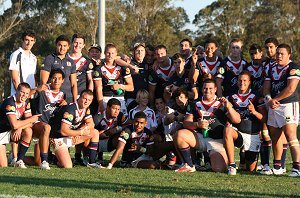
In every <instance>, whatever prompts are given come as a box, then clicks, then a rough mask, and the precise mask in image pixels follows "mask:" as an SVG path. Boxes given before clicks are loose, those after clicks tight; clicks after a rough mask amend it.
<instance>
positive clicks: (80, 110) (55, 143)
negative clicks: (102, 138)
mask: <svg viewBox="0 0 300 198" xmlns="http://www.w3.org/2000/svg"><path fill="white" fill-rule="evenodd" d="M92 100H93V92H92V91H90V90H84V91H82V92H81V94H80V97H79V99H78V100H77V101H76V102H74V103H71V104H69V105H67V106H64V107H63V108H61V110H60V111H58V112H57V113H56V115H55V116H54V117H53V119H50V122H49V123H50V126H51V132H50V143H51V146H52V148H53V151H54V153H55V156H56V157H57V160H58V165H59V166H60V167H62V168H72V160H71V157H70V154H69V151H68V148H69V147H72V146H74V145H77V144H80V143H82V142H84V146H85V147H88V148H89V163H88V164H87V166H89V167H97V168H98V167H100V165H99V164H97V163H96V155H97V147H98V142H99V132H98V131H97V130H95V129H94V122H93V118H92V115H91V114H90V109H89V106H90V104H91V102H92Z"/></svg>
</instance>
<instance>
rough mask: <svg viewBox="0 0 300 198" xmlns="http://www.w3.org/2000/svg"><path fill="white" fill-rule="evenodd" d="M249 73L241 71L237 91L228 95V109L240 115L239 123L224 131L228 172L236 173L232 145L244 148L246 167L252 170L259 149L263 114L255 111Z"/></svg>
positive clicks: (255, 102)
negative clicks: (230, 104) (230, 103)
mask: <svg viewBox="0 0 300 198" xmlns="http://www.w3.org/2000/svg"><path fill="white" fill-rule="evenodd" d="M250 79H251V75H250V73H249V72H248V71H243V72H241V74H240V75H239V78H238V88H239V90H238V93H237V94H234V95H232V96H231V97H229V101H230V102H232V104H233V106H231V107H229V109H228V111H229V112H230V111H233V109H234V110H235V111H237V112H238V113H239V114H240V116H241V122H240V123H233V125H232V126H228V127H226V128H225V131H224V142H225V143H224V146H225V149H226V152H227V157H228V165H229V166H228V174H229V175H236V164H235V161H234V147H238V148H243V149H244V150H245V159H246V169H247V170H249V171H254V170H255V168H256V163H257V155H258V152H259V150H260V138H259V133H260V129H261V123H260V121H261V120H262V118H263V115H262V114H261V113H259V112H257V111H256V109H255V106H257V104H258V98H257V97H256V95H255V94H254V93H253V92H252V91H251V89H250V85H251V81H250Z"/></svg>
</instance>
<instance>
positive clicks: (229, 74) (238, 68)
mask: <svg viewBox="0 0 300 198" xmlns="http://www.w3.org/2000/svg"><path fill="white" fill-rule="evenodd" d="M246 65H247V61H245V60H244V59H241V60H240V61H238V62H233V61H232V60H231V59H230V57H226V58H225V59H224V60H223V61H222V63H221V64H220V66H219V68H218V71H217V78H222V79H223V83H222V86H223V96H231V95H233V94H235V93H236V92H237V91H238V86H237V82H238V77H239V75H240V73H241V72H242V71H243V70H244V69H245V66H246Z"/></svg>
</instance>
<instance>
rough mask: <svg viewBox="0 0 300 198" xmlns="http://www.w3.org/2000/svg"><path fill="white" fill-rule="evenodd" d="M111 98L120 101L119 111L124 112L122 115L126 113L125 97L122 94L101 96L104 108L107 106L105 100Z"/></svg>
mask: <svg viewBox="0 0 300 198" xmlns="http://www.w3.org/2000/svg"><path fill="white" fill-rule="evenodd" d="M111 98H116V99H118V100H119V101H120V103H121V112H122V113H123V114H124V115H127V114H128V113H127V108H126V104H125V99H124V96H114V97H112V96H103V106H104V108H105V109H106V107H107V102H108V101H109V100H110V99H111Z"/></svg>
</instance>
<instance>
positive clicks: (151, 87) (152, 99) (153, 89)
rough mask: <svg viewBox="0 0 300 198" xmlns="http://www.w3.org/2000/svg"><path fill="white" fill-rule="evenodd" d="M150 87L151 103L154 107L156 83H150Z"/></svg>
mask: <svg viewBox="0 0 300 198" xmlns="http://www.w3.org/2000/svg"><path fill="white" fill-rule="evenodd" d="M148 89H149V100H150V104H151V106H152V107H154V96H155V90H156V85H151V84H149V85H148Z"/></svg>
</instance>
